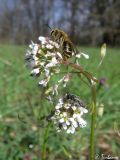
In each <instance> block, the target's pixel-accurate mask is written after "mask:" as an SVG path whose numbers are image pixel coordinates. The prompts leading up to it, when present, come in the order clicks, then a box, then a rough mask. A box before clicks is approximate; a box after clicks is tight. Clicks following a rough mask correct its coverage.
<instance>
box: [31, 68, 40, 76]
mask: <svg viewBox="0 0 120 160" xmlns="http://www.w3.org/2000/svg"><path fill="white" fill-rule="evenodd" d="M39 73H40V70H39V68H35V69H33V70H32V71H31V75H38V74H39Z"/></svg>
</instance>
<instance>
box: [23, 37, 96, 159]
mask: <svg viewBox="0 0 120 160" xmlns="http://www.w3.org/2000/svg"><path fill="white" fill-rule="evenodd" d="M38 40H39V42H38V43H34V42H31V44H30V45H29V50H27V53H26V56H25V60H26V65H27V67H28V68H29V69H30V75H31V76H34V77H39V82H38V84H39V86H41V87H42V88H44V93H43V95H44V97H45V99H47V100H48V101H49V102H51V103H52V105H53V107H52V110H51V113H50V114H49V115H47V116H46V120H47V121H48V123H51V122H52V123H53V124H54V125H55V126H56V130H57V132H62V131H65V132H66V133H67V134H74V133H75V132H76V131H77V130H79V128H84V127H86V125H87V121H86V120H85V119H84V114H87V113H88V112H89V109H88V108H87V107H86V104H85V103H84V102H83V101H82V100H81V99H80V97H78V96H77V95H74V94H73V93H69V92H68V91H67V93H64V94H63V95H61V92H60V89H62V88H64V90H65V88H66V87H67V85H68V83H69V82H70V80H71V79H72V78H74V74H77V75H83V76H84V77H85V78H86V80H87V82H86V80H85V81H83V82H85V83H87V84H88V86H89V87H90V89H91V94H92V118H91V119H92V120H91V138H90V143H91V149H90V151H91V153H90V154H91V160H92V159H94V138H93V137H94V127H95V119H96V87H95V86H96V83H97V82H98V80H97V79H96V78H95V77H94V76H92V74H90V73H89V72H87V71H85V70H84V68H83V67H81V65H80V64H79V63H78V62H79V61H78V59H79V58H81V57H84V58H86V59H88V58H89V56H88V55H86V54H84V53H82V52H80V53H77V54H74V53H72V54H71V55H72V56H71V58H69V59H67V60H64V58H63V53H62V51H61V45H60V44H59V43H56V42H55V41H53V40H52V39H51V38H49V37H42V36H40V37H39V38H38ZM63 66H64V67H65V68H67V69H66V70H67V71H66V72H62V67H63ZM57 75H59V77H60V79H57V80H56V81H55V82H54V84H53V83H51V82H52V78H53V77H56V76H57ZM62 93H63V92H62ZM44 97H43V98H44ZM43 117H45V116H43ZM43 157H45V156H44V155H43Z"/></svg>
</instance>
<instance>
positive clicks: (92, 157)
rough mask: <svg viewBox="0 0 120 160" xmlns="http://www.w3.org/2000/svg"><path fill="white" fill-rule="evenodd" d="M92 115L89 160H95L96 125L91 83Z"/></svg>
mask: <svg viewBox="0 0 120 160" xmlns="http://www.w3.org/2000/svg"><path fill="white" fill-rule="evenodd" d="M91 92H92V117H91V134H90V160H95V125H96V86H95V84H92V86H91Z"/></svg>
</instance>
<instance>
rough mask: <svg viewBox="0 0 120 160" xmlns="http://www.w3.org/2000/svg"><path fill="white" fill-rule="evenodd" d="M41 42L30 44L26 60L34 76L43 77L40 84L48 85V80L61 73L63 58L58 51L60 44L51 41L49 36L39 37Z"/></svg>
mask: <svg viewBox="0 0 120 160" xmlns="http://www.w3.org/2000/svg"><path fill="white" fill-rule="evenodd" d="M38 39H39V41H40V43H39V44H37V43H33V42H31V44H30V45H29V48H30V49H29V50H28V51H27V53H26V57H25V60H26V62H27V66H28V67H29V68H30V69H31V75H32V76H40V75H41V74H42V76H41V77H43V78H42V79H41V80H40V81H39V85H41V86H43V87H46V86H47V84H48V82H49V81H50V79H51V76H53V75H54V74H55V73H59V71H60V69H59V66H60V63H61V60H62V55H61V53H59V52H58V47H59V45H58V44H57V43H55V42H53V41H51V40H50V39H49V38H48V37H42V36H40V37H39V38H38Z"/></svg>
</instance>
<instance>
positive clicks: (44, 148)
mask: <svg viewBox="0 0 120 160" xmlns="http://www.w3.org/2000/svg"><path fill="white" fill-rule="evenodd" d="M50 125H51V124H50V123H49V124H48V125H47V127H46V129H45V133H44V137H43V146H42V160H46V158H47V157H46V142H47V140H48V135H49V129H50Z"/></svg>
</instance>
